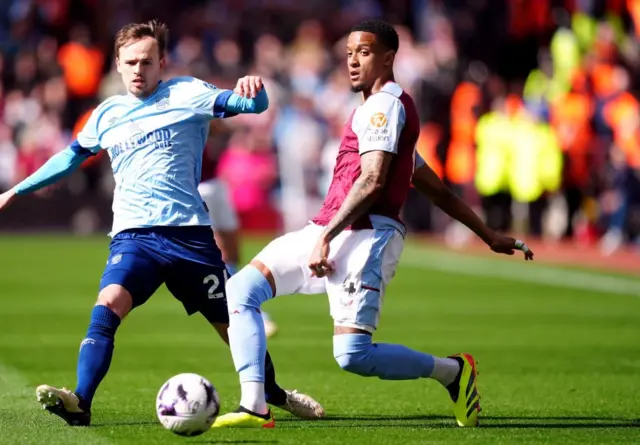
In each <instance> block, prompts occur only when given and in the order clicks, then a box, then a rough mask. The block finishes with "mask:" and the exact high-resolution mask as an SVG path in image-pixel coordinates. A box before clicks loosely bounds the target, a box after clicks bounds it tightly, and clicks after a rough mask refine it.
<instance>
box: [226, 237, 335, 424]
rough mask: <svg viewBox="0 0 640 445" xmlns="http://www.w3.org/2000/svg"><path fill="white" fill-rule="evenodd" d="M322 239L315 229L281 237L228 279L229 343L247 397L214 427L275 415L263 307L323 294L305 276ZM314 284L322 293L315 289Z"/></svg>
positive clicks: (314, 408) (313, 408)
mask: <svg viewBox="0 0 640 445" xmlns="http://www.w3.org/2000/svg"><path fill="white" fill-rule="evenodd" d="M318 235H319V231H318V230H316V228H315V227H314V226H309V227H307V228H305V229H303V230H301V231H298V232H293V233H290V234H287V235H284V236H281V237H280V238H278V239H276V240H274V241H272V242H271V243H270V244H269V245H268V246H267V247H266V248H265V249H264V250H263V251H262V252H261V253H260V254H258V256H257V257H256V258H255V259H254V260H253V261H252V262H251V264H250V265H248V266H246V267H245V268H243V269H242V270H241V271H240V272H238V274H236V275H235V276H233V277H231V279H230V280H229V281H228V283H227V299H228V305H229V314H230V326H229V344H230V346H231V354H232V356H233V361H234V364H235V367H236V370H237V371H238V373H239V375H240V384H241V390H242V397H241V401H240V407H239V408H238V410H237V411H236V412H235V413H230V414H227V415H225V416H221V417H219V418H218V420H217V421H216V423H215V424H214V426H216V427H235V426H259V424H258V422H257V421H255V422H254V421H253V419H259V418H261V417H262V418H266V416H268V415H269V409H268V407H267V403H266V397H265V388H264V382H265V375H264V373H265V363H264V357H265V355H266V335H265V332H264V326H263V324H262V318H261V316H260V311H261V306H262V304H263V303H264V302H265V301H267V300H269V299H271V298H273V297H274V296H277V295H288V294H292V293H296V292H302V293H320V292H322V291H323V290H324V283H323V282H322V281H321V280H316V281H315V282H314V281H312V280H309V276H308V273H307V274H305V272H304V271H305V269H304V268H303V267H301V262H302V261H306V258H307V257H308V255H309V252H310V250H311V248H312V247H313V245H314V244H315V241H316V238H317V236H318ZM314 283H315V284H316V285H317V286H318V287H317V289H314V288H313V286H314ZM294 395H295V394H294ZM300 396H301V397H300V400H299V402H300V404H301V405H303V404H304V405H305V406H306V408H307V409H308V411H309V412H312V413H313V415H315V417H321V416H323V415H324V411H323V410H322V407H321V406H320V405H319V404H318V403H317V402H315V401H314V400H313V399H310V398H308V397H307V396H304V397H307V398H306V399H304V397H303V395H300ZM303 399H304V400H303Z"/></svg>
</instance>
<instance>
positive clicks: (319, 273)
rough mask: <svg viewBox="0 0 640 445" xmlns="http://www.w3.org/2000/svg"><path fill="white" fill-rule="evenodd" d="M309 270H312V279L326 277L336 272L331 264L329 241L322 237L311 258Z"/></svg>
mask: <svg viewBox="0 0 640 445" xmlns="http://www.w3.org/2000/svg"><path fill="white" fill-rule="evenodd" d="M309 269H311V276H312V277H318V278H322V277H326V276H330V275H331V274H333V272H335V269H334V267H333V265H332V264H331V263H329V241H327V239H326V238H325V237H324V236H321V237H320V239H319V240H318V243H317V244H316V247H315V248H314V249H313V252H312V253H311V257H309Z"/></svg>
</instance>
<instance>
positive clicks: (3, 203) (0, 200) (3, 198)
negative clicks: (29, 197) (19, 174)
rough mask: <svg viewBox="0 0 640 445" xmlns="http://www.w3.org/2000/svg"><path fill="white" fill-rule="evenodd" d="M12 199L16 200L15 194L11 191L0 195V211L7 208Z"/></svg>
mask: <svg viewBox="0 0 640 445" xmlns="http://www.w3.org/2000/svg"><path fill="white" fill-rule="evenodd" d="M14 199H16V192H15V191H14V190H13V189H11V190H9V191H7V192H4V193H3V194H1V195H0V210H3V209H4V208H5V207H8V206H9V204H11V203H12V202H13V200H14Z"/></svg>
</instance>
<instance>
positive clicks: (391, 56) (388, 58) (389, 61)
mask: <svg viewBox="0 0 640 445" xmlns="http://www.w3.org/2000/svg"><path fill="white" fill-rule="evenodd" d="M395 58H396V53H395V51H387V52H386V53H384V66H393V61H394V60H395Z"/></svg>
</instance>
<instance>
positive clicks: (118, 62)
mask: <svg viewBox="0 0 640 445" xmlns="http://www.w3.org/2000/svg"><path fill="white" fill-rule="evenodd" d="M116 71H118V72H119V73H120V74H122V70H121V69H120V59H119V58H117V57H116Z"/></svg>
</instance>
